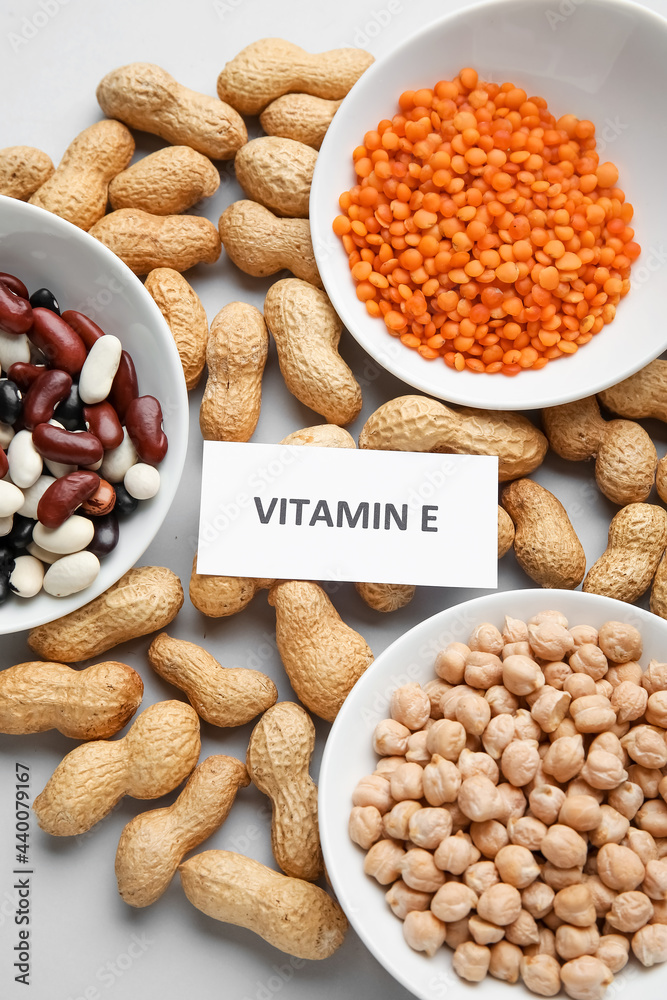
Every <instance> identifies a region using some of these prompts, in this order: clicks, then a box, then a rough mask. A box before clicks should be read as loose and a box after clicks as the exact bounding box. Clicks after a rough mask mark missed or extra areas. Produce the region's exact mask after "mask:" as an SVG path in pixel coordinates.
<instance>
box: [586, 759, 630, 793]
mask: <svg viewBox="0 0 667 1000" xmlns="http://www.w3.org/2000/svg"><path fill="white" fill-rule="evenodd" d="M580 774H581V777H582V778H583V779H584V781H587V782H588V784H589V785H592V786H593V788H602V789H605V790H606V791H608V790H610V789H612V788H618V786H619V785H622V784H623V782H624V781H627V778H628V772H627V771H626V770H625V768H624V767H623V765H622V764H621V762H620V760H619V759H618V757H617V756H616V755H615V754H613V753H608V751H607V750H593V751H591V752H590V753H589V754H588V757H587V759H586V762H585V764H584V766H583V767H582V769H581V772H580Z"/></svg>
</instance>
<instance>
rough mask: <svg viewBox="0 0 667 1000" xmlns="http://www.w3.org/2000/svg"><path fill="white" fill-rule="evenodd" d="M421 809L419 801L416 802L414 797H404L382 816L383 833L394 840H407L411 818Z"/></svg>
mask: <svg viewBox="0 0 667 1000" xmlns="http://www.w3.org/2000/svg"><path fill="white" fill-rule="evenodd" d="M420 809H421V806H420V804H419V802H415V801H414V799H404V800H403V801H402V802H397V803H396V805H395V806H392V807H391V809H390V810H389V812H387V813H385V814H384V816H383V817H382V833H383V835H384V836H385V837H389V838H390V839H392V840H407V839H408V826H409V825H410V819H411V818H412V816H413V815H414V813H416V812H419V810H420Z"/></svg>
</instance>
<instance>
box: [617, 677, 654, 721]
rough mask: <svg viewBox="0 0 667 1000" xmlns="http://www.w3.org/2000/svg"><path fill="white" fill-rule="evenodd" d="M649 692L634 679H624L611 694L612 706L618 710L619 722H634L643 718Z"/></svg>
mask: <svg viewBox="0 0 667 1000" xmlns="http://www.w3.org/2000/svg"><path fill="white" fill-rule="evenodd" d="M647 702H648V693H647V692H646V691H645V689H644V688H643V687H640V686H639V684H635V683H633V681H622V682H621V683H620V684H618V685H617V686H616V687H615V688H614V690H613V693H612V696H611V707H612V708H613V709H614V711H615V712H616V718H617V720H618V721H619V722H634V720H635V719H641V717H642V715H643V714H644V712H645V711H646V705H647Z"/></svg>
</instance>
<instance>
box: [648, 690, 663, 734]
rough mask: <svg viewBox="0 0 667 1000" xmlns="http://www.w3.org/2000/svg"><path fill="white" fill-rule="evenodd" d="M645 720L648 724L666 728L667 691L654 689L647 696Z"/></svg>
mask: <svg viewBox="0 0 667 1000" xmlns="http://www.w3.org/2000/svg"><path fill="white" fill-rule="evenodd" d="M642 690H643V688H642ZM645 693H646V692H645ZM646 721H647V722H648V724H649V725H650V726H660V727H661V729H667V691H654V693H653V694H652V695H651V696H650V697H649V699H648V703H647V705H646Z"/></svg>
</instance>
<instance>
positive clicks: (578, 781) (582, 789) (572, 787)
mask: <svg viewBox="0 0 667 1000" xmlns="http://www.w3.org/2000/svg"><path fill="white" fill-rule="evenodd" d="M566 795H567V798H570V796H571V795H590V797H591V798H592V799H595V801H596V802H597V803H598V805H601V804H602V803H603V802H604V798H605V793H604V792H603V791H602V789H601V788H593V786H592V785H589V784H588V782H587V781H584V779H583V778H574V779H573V780H572V781H570V782H568V786H567V792H566Z"/></svg>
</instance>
